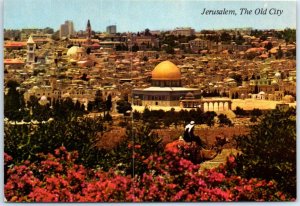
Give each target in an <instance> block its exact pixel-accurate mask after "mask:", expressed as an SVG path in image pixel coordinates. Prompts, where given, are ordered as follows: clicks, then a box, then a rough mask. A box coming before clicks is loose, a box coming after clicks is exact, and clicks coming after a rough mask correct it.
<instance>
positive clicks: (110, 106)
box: [105, 94, 112, 113]
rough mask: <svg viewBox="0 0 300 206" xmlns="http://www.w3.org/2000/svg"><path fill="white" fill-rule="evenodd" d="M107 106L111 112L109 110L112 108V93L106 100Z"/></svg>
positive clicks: (107, 109)
mask: <svg viewBox="0 0 300 206" xmlns="http://www.w3.org/2000/svg"><path fill="white" fill-rule="evenodd" d="M105 106H106V108H105V109H106V111H107V112H108V113H109V111H110V110H111V108H112V101H111V94H109V95H108V96H107V99H106V101H105Z"/></svg>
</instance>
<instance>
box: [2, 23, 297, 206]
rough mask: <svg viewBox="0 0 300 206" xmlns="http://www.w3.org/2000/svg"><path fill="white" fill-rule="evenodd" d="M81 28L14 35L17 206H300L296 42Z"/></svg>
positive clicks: (10, 130) (9, 136)
mask: <svg viewBox="0 0 300 206" xmlns="http://www.w3.org/2000/svg"><path fill="white" fill-rule="evenodd" d="M75 26H76V25H75V23H74V22H73V21H72V20H66V21H65V22H62V24H61V26H60V28H59V30H57V31H55V30H54V29H53V28H49V27H46V28H40V29H38V28H24V29H20V30H13V29H4V86H5V88H4V93H5V94H4V117H5V118H4V124H5V128H4V133H5V136H4V151H5V197H6V200H7V201H11V202H16V201H17V202H74V201H75V202H132V201H134V202H136V201H137V202H139V201H147V202H149V201H175V202H178V201H295V199H296V117H295V115H296V30H295V29H290V28H286V29H283V30H275V29H269V30H258V29H254V28H232V29H222V30H201V31H196V30H195V29H193V28H191V27H177V28H174V29H173V30H151V29H150V28H145V30H143V31H132V32H118V30H117V25H108V26H107V27H106V31H105V32H99V31H94V30H93V22H91V21H90V20H88V19H87V20H86V28H76V27H75ZM75 28H76V30H75ZM188 123H191V124H194V123H195V130H194V132H195V135H197V136H199V137H200V139H201V142H202V143H203V145H202V146H201V147H199V145H196V144H194V143H193V142H192V143H188V142H185V140H183V138H184V131H185V126H186V125H187V124H188ZM286 131H288V132H286ZM42 153H44V154H42ZM183 171H188V172H183Z"/></svg>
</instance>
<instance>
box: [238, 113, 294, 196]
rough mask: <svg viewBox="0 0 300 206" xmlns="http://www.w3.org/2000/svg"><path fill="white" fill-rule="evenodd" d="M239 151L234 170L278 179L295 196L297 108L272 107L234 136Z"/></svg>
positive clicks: (250, 175) (248, 176) (251, 175)
mask: <svg viewBox="0 0 300 206" xmlns="http://www.w3.org/2000/svg"><path fill="white" fill-rule="evenodd" d="M236 140H237V145H238V148H239V149H240V150H241V152H242V154H241V155H240V156H237V167H236V168H235V170H234V171H233V172H235V173H236V174H239V175H241V176H243V177H246V178H250V177H257V178H262V179H266V180H275V181H276V182H278V187H279V188H280V190H282V191H285V192H286V193H289V194H291V195H292V196H293V197H296V110H295V109H294V108H291V109H289V110H287V111H282V110H274V111H272V112H270V113H267V114H265V115H264V116H263V117H262V119H261V121H260V123H259V124H257V125H254V126H252V128H251V131H250V133H249V135H245V136H240V137H238V138H237V139H236Z"/></svg>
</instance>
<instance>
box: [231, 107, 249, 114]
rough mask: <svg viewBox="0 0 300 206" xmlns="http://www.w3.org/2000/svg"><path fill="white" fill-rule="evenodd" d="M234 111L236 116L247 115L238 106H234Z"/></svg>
mask: <svg viewBox="0 0 300 206" xmlns="http://www.w3.org/2000/svg"><path fill="white" fill-rule="evenodd" d="M234 113H235V114H236V115H237V116H246V115H247V112H246V111H245V110H244V109H243V108H240V107H236V109H235V110H234Z"/></svg>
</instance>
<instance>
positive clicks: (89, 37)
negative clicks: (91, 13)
mask: <svg viewBox="0 0 300 206" xmlns="http://www.w3.org/2000/svg"><path fill="white" fill-rule="evenodd" d="M86 33H87V42H86V43H87V45H91V44H92V27H91V23H90V20H88V22H87V25H86Z"/></svg>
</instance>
